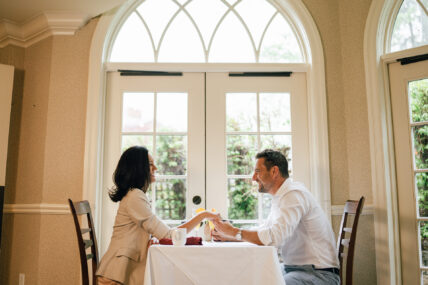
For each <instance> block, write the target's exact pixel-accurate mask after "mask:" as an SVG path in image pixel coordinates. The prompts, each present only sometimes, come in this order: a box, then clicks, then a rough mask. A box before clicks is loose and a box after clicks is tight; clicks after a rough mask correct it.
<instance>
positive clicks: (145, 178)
mask: <svg viewBox="0 0 428 285" xmlns="http://www.w3.org/2000/svg"><path fill="white" fill-rule="evenodd" d="M113 182H114V185H115V186H114V187H113V188H112V189H111V190H110V191H109V193H108V195H109V196H110V199H111V200H112V201H113V202H119V201H120V200H122V198H123V197H125V195H126V194H127V193H128V191H129V190H130V189H133V188H138V189H141V190H142V191H143V192H144V193H146V191H147V189H148V188H149V186H150V162H149V151H148V150H147V148H145V147H142V146H132V147H130V148H128V149H127V150H125V152H124V153H122V156H121V157H120V159H119V162H118V163H117V167H116V170H115V171H114V174H113Z"/></svg>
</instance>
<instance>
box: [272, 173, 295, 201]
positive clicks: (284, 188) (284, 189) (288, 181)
mask: <svg viewBox="0 0 428 285" xmlns="http://www.w3.org/2000/svg"><path fill="white" fill-rule="evenodd" d="M292 182H293V180H292V179H291V178H290V177H289V178H287V179H285V181H284V182H283V183H282V185H281V186H280V187H279V189H278V191H276V193H275V195H274V196H273V197H274V198H280V197H282V196H283V195H284V194H285V193H286V192H287V190H288V187H289V186H290V184H291V183H292Z"/></svg>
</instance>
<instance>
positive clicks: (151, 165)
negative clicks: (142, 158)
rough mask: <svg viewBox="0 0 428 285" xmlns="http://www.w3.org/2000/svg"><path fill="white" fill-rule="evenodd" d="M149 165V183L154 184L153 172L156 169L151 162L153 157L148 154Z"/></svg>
mask: <svg viewBox="0 0 428 285" xmlns="http://www.w3.org/2000/svg"><path fill="white" fill-rule="evenodd" d="M149 163H150V182H151V183H153V182H155V180H156V178H155V172H156V170H157V169H158V168H157V167H156V165H155V162H154V161H153V157H152V156H151V155H150V154H149Z"/></svg>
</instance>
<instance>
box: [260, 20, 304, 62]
mask: <svg viewBox="0 0 428 285" xmlns="http://www.w3.org/2000/svg"><path fill="white" fill-rule="evenodd" d="M260 62H303V57H302V53H301V51H300V47H299V44H298V42H297V39H296V36H295V35H294V33H293V31H292V30H291V28H290V25H289V24H288V23H287V22H286V21H285V19H284V18H283V17H282V16H281V15H280V14H277V15H276V16H275V19H274V20H273V21H272V23H271V24H270V26H269V28H268V30H267V31H266V34H265V37H264V39H263V42H262V47H261V50H260Z"/></svg>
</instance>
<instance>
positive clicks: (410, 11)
mask: <svg viewBox="0 0 428 285" xmlns="http://www.w3.org/2000/svg"><path fill="white" fill-rule="evenodd" d="M426 44H428V16H427V14H426V13H425V12H424V11H423V9H422V7H421V6H419V4H418V3H417V1H416V0H404V1H403V4H402V5H401V8H400V11H399V12H398V15H397V18H396V19H395V23H394V30H393V32H392V37H391V51H392V52H394V51H399V50H403V49H409V48H413V47H418V46H422V45H426Z"/></svg>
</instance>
